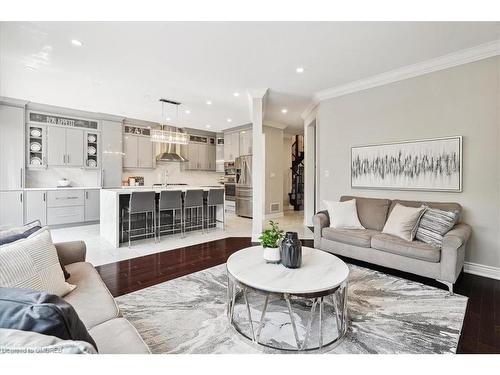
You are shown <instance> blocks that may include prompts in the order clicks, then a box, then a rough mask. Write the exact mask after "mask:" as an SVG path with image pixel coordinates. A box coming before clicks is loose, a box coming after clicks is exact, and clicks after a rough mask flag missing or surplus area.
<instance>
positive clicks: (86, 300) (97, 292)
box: [55, 241, 149, 354]
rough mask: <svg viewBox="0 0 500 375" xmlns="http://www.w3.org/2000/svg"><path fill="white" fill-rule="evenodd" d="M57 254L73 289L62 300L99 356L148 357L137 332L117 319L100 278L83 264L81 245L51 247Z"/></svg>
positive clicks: (124, 321) (84, 251) (72, 243)
mask: <svg viewBox="0 0 500 375" xmlns="http://www.w3.org/2000/svg"><path fill="white" fill-rule="evenodd" d="M55 246H56V249H57V254H58V256H59V259H60V261H61V264H63V265H64V266H65V267H66V269H67V270H68V272H69V273H70V274H71V277H70V278H69V279H68V282H69V283H71V284H74V285H77V287H76V288H75V289H74V290H73V291H72V292H71V293H69V294H67V295H66V296H64V299H65V300H66V301H67V302H68V303H70V304H71V305H72V306H73V307H74V308H75V310H76V312H77V313H78V316H79V317H80V319H81V320H82V322H83V323H84V324H85V326H86V327H87V329H88V331H89V333H90V335H91V336H92V338H93V339H94V340H95V342H96V344H97V348H98V350H99V353H101V354H114V353H124V354H125V353H139V354H147V353H149V348H148V347H147V345H146V344H145V343H144V341H143V340H142V338H141V336H140V335H139V333H138V332H137V330H136V329H135V328H134V327H133V326H132V325H131V324H130V323H129V321H128V320H126V319H125V318H123V317H122V316H121V313H120V310H119V309H118V306H117V305H116V302H115V300H114V298H113V296H112V295H111V293H110V292H109V290H108V288H107V287H106V285H104V282H103V281H102V279H101V277H100V276H99V274H98V273H97V271H96V270H95V268H94V267H93V266H92V265H91V264H90V263H87V262H85V255H86V246H85V242H83V241H74V242H64V243H59V244H55Z"/></svg>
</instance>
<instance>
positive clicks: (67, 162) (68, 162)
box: [67, 155, 69, 164]
mask: <svg viewBox="0 0 500 375" xmlns="http://www.w3.org/2000/svg"><path fill="white" fill-rule="evenodd" d="M67 158H68V162H67V163H68V164H69V155H67Z"/></svg>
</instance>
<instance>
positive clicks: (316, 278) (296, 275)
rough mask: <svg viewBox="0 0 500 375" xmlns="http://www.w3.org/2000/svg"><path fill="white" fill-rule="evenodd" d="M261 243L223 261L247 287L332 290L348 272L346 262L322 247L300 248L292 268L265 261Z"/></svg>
mask: <svg viewBox="0 0 500 375" xmlns="http://www.w3.org/2000/svg"><path fill="white" fill-rule="evenodd" d="M262 253H263V248H262V246H253V247H248V248H246V249H243V250H240V251H237V252H236V253H234V254H232V255H231V256H230V257H229V258H228V260H227V271H228V272H229V273H230V274H231V275H232V276H233V277H234V278H235V279H236V280H238V281H239V282H241V283H243V284H245V285H248V286H249V287H252V288H255V289H259V290H263V291H266V292H274V293H289V294H305V293H317V292H323V291H327V290H330V289H333V288H335V287H337V286H339V285H340V284H342V283H343V282H344V281H345V280H346V279H347V276H348V275H349V268H348V267H347V265H346V264H345V263H344V262H343V261H342V260H340V259H339V258H337V257H336V256H334V255H333V254H330V253H327V252H325V251H322V250H316V249H313V248H310V247H304V246H303V247H302V266H301V267H300V268H296V269H290V268H286V267H284V266H283V265H282V264H272V263H266V261H265V260H264V258H263V257H262Z"/></svg>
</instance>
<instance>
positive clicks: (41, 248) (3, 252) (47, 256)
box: [0, 228, 76, 297]
mask: <svg viewBox="0 0 500 375" xmlns="http://www.w3.org/2000/svg"><path fill="white" fill-rule="evenodd" d="M75 287H76V286H75V285H71V284H68V283H67V282H66V281H65V280H64V274H63V270H62V268H61V265H60V264H59V258H58V256H57V250H56V248H55V246H54V245H53V243H52V238H51V236H50V232H49V230H48V229H47V228H44V229H42V230H40V231H38V232H36V234H35V235H33V236H32V237H29V238H26V239H23V240H19V241H16V242H12V243H9V244H7V245H3V246H0V288H27V289H33V290H37V291H42V292H47V293H50V294H55V295H57V296H59V297H62V296H64V295H66V294H68V293H69V292H71V291H72V290H73V289H75Z"/></svg>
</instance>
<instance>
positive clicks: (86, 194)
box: [85, 191, 89, 199]
mask: <svg viewBox="0 0 500 375" xmlns="http://www.w3.org/2000/svg"><path fill="white" fill-rule="evenodd" d="M85 199H89V192H88V191H86V192H85Z"/></svg>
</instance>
